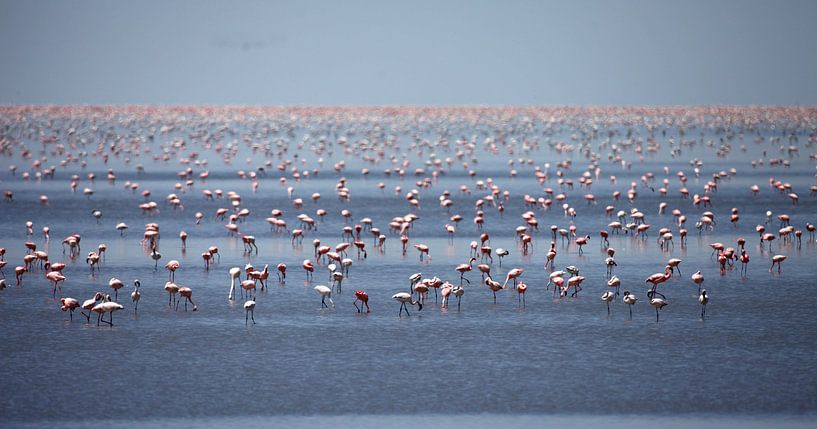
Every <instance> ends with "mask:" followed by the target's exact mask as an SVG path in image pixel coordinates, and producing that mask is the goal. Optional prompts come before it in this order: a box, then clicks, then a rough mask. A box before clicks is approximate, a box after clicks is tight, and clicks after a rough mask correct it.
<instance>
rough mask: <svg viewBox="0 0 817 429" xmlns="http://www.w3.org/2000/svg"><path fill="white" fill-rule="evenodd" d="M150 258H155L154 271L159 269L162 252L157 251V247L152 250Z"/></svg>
mask: <svg viewBox="0 0 817 429" xmlns="http://www.w3.org/2000/svg"><path fill="white" fill-rule="evenodd" d="M150 259H153V271H156V270H158V269H159V259H162V254H161V253H159V252H157V251H156V249H155V248H154V249H153V250H152V251H151V252H150Z"/></svg>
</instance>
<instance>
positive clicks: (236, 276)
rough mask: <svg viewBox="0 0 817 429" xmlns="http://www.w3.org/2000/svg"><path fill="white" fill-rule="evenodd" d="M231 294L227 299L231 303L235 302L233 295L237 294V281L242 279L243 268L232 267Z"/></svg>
mask: <svg viewBox="0 0 817 429" xmlns="http://www.w3.org/2000/svg"><path fill="white" fill-rule="evenodd" d="M229 272H230V292H229V293H228V294H227V299H228V300H229V301H232V300H233V296H234V295H233V293H234V292H235V286H236V281H237V280H238V279H240V278H241V268H240V267H232V268H230V271H229Z"/></svg>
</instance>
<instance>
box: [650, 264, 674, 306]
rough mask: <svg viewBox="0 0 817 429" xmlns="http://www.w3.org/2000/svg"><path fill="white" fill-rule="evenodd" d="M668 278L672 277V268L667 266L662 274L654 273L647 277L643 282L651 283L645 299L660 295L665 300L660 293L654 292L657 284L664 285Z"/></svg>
mask: <svg viewBox="0 0 817 429" xmlns="http://www.w3.org/2000/svg"><path fill="white" fill-rule="evenodd" d="M670 277H672V268H671V267H670V266H669V265H667V266H666V267H664V273H663V274H662V273H655V274H653V275H651V276H649V277H647V280H646V281H645V283H652V289H651V290H650V291H649V292H647V297H648V298H650V299H652V298H653V296H655V295H660V296H661V297H662V298H664V299H666V298H667V297H665V296H664V295H663V294H661V293H658V292H656V291H655V288H656V287H658V285H659V284H661V283H664V282H665V281H667V280H669V279H670Z"/></svg>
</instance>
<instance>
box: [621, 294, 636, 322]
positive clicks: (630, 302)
mask: <svg viewBox="0 0 817 429" xmlns="http://www.w3.org/2000/svg"><path fill="white" fill-rule="evenodd" d="M622 300H623V301H624V303H625V304H627V307H629V308H630V319H632V318H633V306H634V305H635V303H636V302H638V297H636V296H635V295H633V294H631V293H630V291H628V290H625V291H624V297H623V298H622Z"/></svg>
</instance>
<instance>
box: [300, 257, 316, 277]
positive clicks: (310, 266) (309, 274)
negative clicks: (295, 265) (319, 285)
mask: <svg viewBox="0 0 817 429" xmlns="http://www.w3.org/2000/svg"><path fill="white" fill-rule="evenodd" d="M301 265H302V266H303V268H304V271H306V280H307V281H309V280H310V279H312V273H313V272H315V265H313V264H312V261H310V260H309V259H305V260H304V262H303V264H301Z"/></svg>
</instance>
